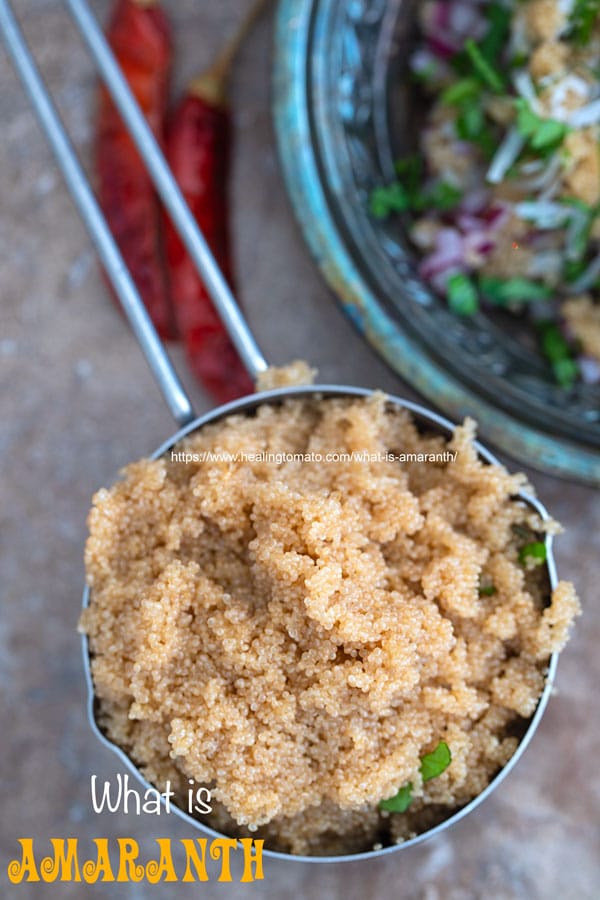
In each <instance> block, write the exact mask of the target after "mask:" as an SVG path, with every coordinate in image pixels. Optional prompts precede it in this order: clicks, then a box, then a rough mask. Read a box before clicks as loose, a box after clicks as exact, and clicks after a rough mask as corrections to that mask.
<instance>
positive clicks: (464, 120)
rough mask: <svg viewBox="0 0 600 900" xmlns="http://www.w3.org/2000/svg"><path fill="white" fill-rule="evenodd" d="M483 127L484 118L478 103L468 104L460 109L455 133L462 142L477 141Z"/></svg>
mask: <svg viewBox="0 0 600 900" xmlns="http://www.w3.org/2000/svg"><path fill="white" fill-rule="evenodd" d="M484 127H485V116H484V114H483V108H482V106H481V104H480V103H469V104H468V105H465V106H463V107H462V108H461V111H460V113H459V115H458V118H457V119H456V133H457V134H458V136H459V138H461V140H463V141H477V140H478V139H479V138H480V136H481V132H482V129H483V128H484Z"/></svg>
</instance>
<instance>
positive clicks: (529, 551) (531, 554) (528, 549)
mask: <svg viewBox="0 0 600 900" xmlns="http://www.w3.org/2000/svg"><path fill="white" fill-rule="evenodd" d="M528 559H532V560H534V561H535V562H536V563H537V565H541V564H542V563H543V562H546V545H545V544H544V543H543V542H542V541H532V542H531V544H525V546H524V547H521V549H520V550H519V562H520V563H521V565H525V563H526V562H527V560H528Z"/></svg>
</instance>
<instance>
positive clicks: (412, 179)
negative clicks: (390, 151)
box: [394, 154, 423, 194]
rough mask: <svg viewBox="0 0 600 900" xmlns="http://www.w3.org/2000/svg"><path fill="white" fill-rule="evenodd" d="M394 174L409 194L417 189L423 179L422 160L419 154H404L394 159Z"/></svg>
mask: <svg viewBox="0 0 600 900" xmlns="http://www.w3.org/2000/svg"><path fill="white" fill-rule="evenodd" d="M394 168H395V169H396V174H397V176H398V178H399V179H400V181H401V182H402V184H403V185H404V186H405V188H406V190H407V191H408V192H409V194H413V193H415V192H416V191H418V190H419V189H420V187H421V182H422V181H423V160H422V159H421V157H420V156H417V155H416V154H414V155H413V156H405V157H403V158H402V159H398V160H396V164H395V166H394Z"/></svg>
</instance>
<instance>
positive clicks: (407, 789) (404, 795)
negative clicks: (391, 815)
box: [379, 783, 412, 813]
mask: <svg viewBox="0 0 600 900" xmlns="http://www.w3.org/2000/svg"><path fill="white" fill-rule="evenodd" d="M411 803H412V784H411V783H409V784H406V785H404V787H401V788H400V790H399V791H398V793H397V794H394V796H393V797H389V798H388V799H387V800H380V801H379V809H387V811H388V812H396V813H403V812H406V810H407V809H408V807H409V806H410V804H411Z"/></svg>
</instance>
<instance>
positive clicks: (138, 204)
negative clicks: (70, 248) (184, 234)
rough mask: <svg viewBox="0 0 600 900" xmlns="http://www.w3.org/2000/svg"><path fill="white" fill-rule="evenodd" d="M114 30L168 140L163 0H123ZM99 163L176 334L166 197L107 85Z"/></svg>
mask: <svg viewBox="0 0 600 900" xmlns="http://www.w3.org/2000/svg"><path fill="white" fill-rule="evenodd" d="M107 37H108V41H109V43H110V46H111V48H112V50H113V52H114V54H115V56H116V58H117V61H118V63H119V65H120V66H121V69H122V71H123V74H124V75H125V78H126V79H127V82H128V83H129V86H130V88H131V90H132V92H133V94H134V96H135V98H136V100H137V102H138V103H139V105H140V107H141V109H142V111H143V112H144V114H145V115H146V118H147V119H148V123H149V125H150V127H151V128H152V131H153V132H154V134H155V135H156V137H157V138H158V140H159V141H160V142H161V143H163V142H164V125H165V118H166V109H167V102H168V87H169V75H170V70H171V60H172V47H171V35H170V28H169V23H168V20H167V17H166V14H165V12H164V10H163V9H162V8H161V7H160V6H159V5H158V2H156V0H117V2H116V4H115V7H114V10H113V14H112V17H111V19H110V24H109V26H108V32H107ZM96 170H97V176H98V198H99V201H100V205H101V207H102V209H103V211H104V214H105V216H106V219H107V221H108V224H109V226H110V229H111V231H112V233H113V235H114V237H115V239H116V241H117V244H118V245H119V248H120V250H121V253H122V254H123V258H124V260H125V263H126V265H127V267H128V269H129V271H130V273H131V275H132V276H133V279H134V281H135V283H136V285H137V287H138V289H139V291H140V294H141V297H142V299H143V301H144V303H145V305H146V309H147V310H148V313H149V315H150V317H151V319H152V321H153V323H154V325H155V327H156V329H157V331H158V333H159V334H160V335H161V337H163V338H169V337H173V336H174V333H175V322H174V316H173V312H172V307H171V303H170V300H169V295H168V286H167V278H166V271H165V266H164V259H163V255H164V253H163V245H162V233H161V232H162V215H161V211H160V205H159V202H158V198H157V195H156V192H155V190H154V187H153V185H152V182H151V180H150V178H149V176H148V174H147V173H146V169H145V166H144V164H143V162H142V159H141V157H140V155H139V153H138V151H137V150H136V148H135V145H134V143H133V141H132V139H131V138H130V136H129V134H128V132H127V129H126V127H125V125H124V124H123V122H122V120H121V117H120V115H119V113H118V111H117V109H116V107H115V105H114V103H113V102H112V100H111V98H110V96H109V94H108V92H107V91H106V89H105V88H102V89H101V94H100V109H99V116H98V125H97V140H96ZM115 299H116V298H115ZM117 302H118V301H117Z"/></svg>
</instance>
